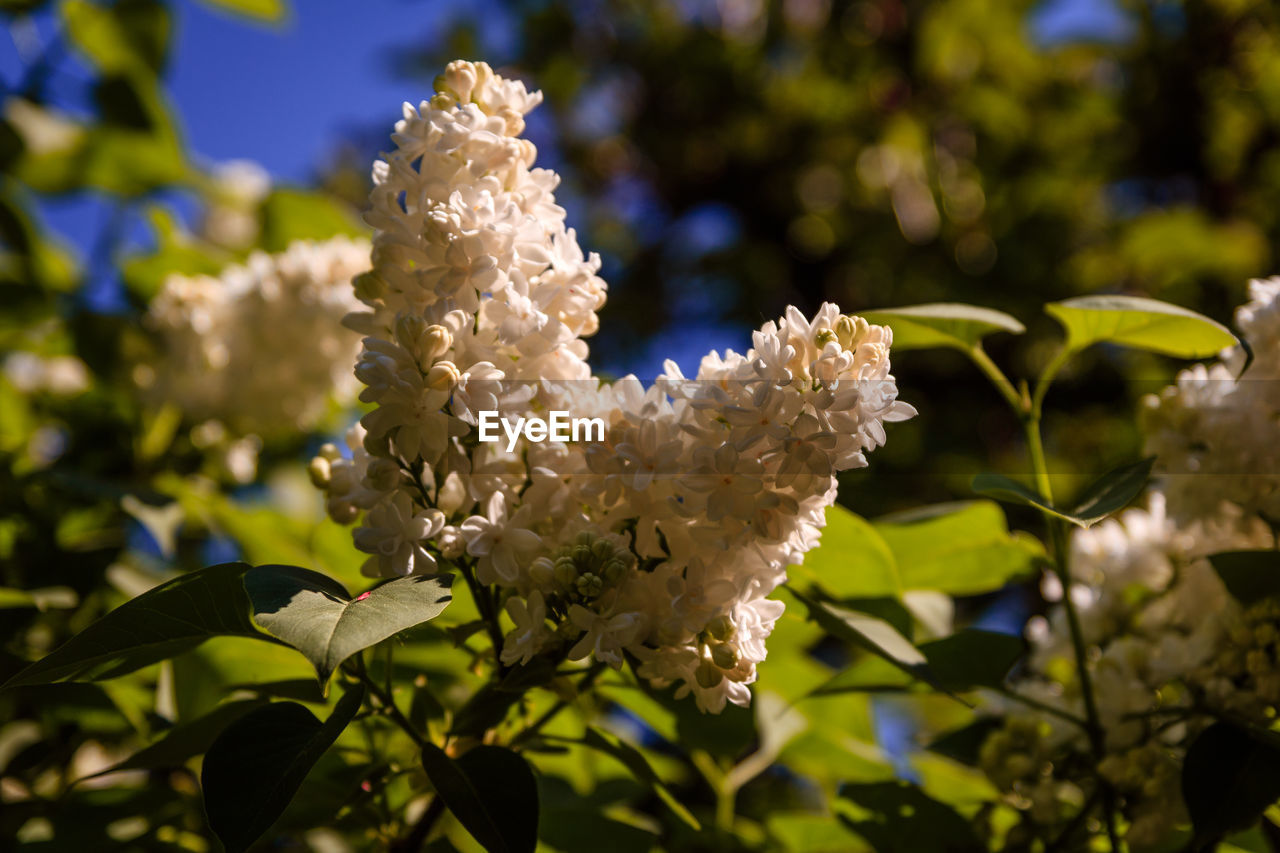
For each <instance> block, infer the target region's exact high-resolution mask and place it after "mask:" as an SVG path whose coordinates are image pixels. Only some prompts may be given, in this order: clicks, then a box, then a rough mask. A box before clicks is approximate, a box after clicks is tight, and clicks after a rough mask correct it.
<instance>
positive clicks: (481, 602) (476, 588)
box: [459, 565, 507, 673]
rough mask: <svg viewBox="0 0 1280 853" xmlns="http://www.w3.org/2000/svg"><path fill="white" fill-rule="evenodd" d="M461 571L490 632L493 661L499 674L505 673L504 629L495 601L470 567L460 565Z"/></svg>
mask: <svg viewBox="0 0 1280 853" xmlns="http://www.w3.org/2000/svg"><path fill="white" fill-rule="evenodd" d="M459 569H460V570H461V571H462V576H463V577H464V578H466V580H467V589H469V590H471V598H472V599H473V600H474V601H475V603H476V610H477V611H479V613H480V618H481V619H483V620H484V626H485V628H486V630H488V632H489V642H490V643H492V644H493V659H494V662H495V663H496V665H497V667H498V672H499V673H505V672H506V671H507V667H506V666H505V665H504V664H503V663H502V629H501V627H499V625H498V617H497V614H496V613H494V611H493V599H492V597H490V595H489V591H488V590H487V589H486V588H485V587H483V586H481V585H480V582H479V581H477V580H476V576H475V573H474V572H472V570H471V567H470V566H467V565H460V566H459Z"/></svg>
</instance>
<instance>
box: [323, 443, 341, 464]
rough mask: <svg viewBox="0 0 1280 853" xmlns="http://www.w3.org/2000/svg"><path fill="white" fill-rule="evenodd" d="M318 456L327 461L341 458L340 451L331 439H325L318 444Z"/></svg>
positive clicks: (335, 460)
mask: <svg viewBox="0 0 1280 853" xmlns="http://www.w3.org/2000/svg"><path fill="white" fill-rule="evenodd" d="M320 456H321V457H322V458H324V459H327V460H328V461H329V462H337V461H338V460H339V459H341V458H342V451H341V450H339V449H338V445H336V444H334V443H333V442H331V441H326V442H325V443H324V444H322V445H320Z"/></svg>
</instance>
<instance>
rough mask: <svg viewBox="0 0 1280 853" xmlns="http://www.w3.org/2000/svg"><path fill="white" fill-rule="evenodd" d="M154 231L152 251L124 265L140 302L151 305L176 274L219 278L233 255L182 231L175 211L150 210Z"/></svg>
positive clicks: (129, 285) (124, 274)
mask: <svg viewBox="0 0 1280 853" xmlns="http://www.w3.org/2000/svg"><path fill="white" fill-rule="evenodd" d="M147 219H148V220H149V221H150V223H151V227H152V230H153V231H154V232H155V237H156V245H155V249H154V250H153V251H149V252H146V253H140V254H135V255H130V256H129V257H127V258H125V260H124V261H123V262H122V263H121V275H122V277H123V278H124V283H125V286H126V287H127V288H128V289H129V291H130V292H131V293H132V294H134V295H135V296H137V297H138V298H139V299H141V300H143V301H146V302H149V301H150V300H151V298H152V297H154V296H155V295H156V294H157V293H159V292H160V288H161V287H162V286H163V285H164V281H165V279H166V278H168V277H169V276H170V275H173V274H174V273H180V274H182V275H197V274H203V275H217V274H218V273H219V272H221V271H222V269H223V268H224V267H226V266H227V265H228V264H230V263H231V258H230V256H229V255H228V254H227V253H226V252H224V251H223V250H221V249H219V248H218V247H217V246H214V245H212V244H209V243H205V242H202V241H201V240H199V239H197V238H196V237H194V236H193V235H191V234H187V233H186V232H184V231H183V230H182V227H181V225H180V224H179V223H178V221H177V220H176V219H175V217H174V215H173V213H172V212H170V211H169V210H166V209H165V208H163V207H161V206H159V205H155V206H152V207H151V208H149V209H148V210H147Z"/></svg>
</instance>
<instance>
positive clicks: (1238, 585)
mask: <svg viewBox="0 0 1280 853" xmlns="http://www.w3.org/2000/svg"><path fill="white" fill-rule="evenodd" d="M1209 562H1210V563H1211V564H1212V565H1213V569H1214V571H1216V572H1217V573H1218V577H1220V578H1222V583H1223V585H1224V586H1226V588H1227V592H1229V593H1231V597H1232V598H1234V599H1235V600H1236V601H1239V602H1240V603H1241V604H1243V605H1245V606H1246V607H1248V606H1249V605H1250V604H1254V603H1256V602H1259V601H1262V600H1263V599H1264V598H1275V597H1277V596H1280V553H1278V552H1276V551H1273V550H1266V551H1224V552H1222V553H1220V554H1213V555H1211V556H1210V557H1209Z"/></svg>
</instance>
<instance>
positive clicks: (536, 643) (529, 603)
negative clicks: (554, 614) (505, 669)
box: [502, 589, 553, 666]
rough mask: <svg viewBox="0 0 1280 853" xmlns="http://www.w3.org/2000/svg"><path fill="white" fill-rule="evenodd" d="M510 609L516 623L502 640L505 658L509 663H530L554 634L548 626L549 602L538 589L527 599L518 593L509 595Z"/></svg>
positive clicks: (507, 605) (509, 612) (508, 609)
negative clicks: (547, 604)
mask: <svg viewBox="0 0 1280 853" xmlns="http://www.w3.org/2000/svg"><path fill="white" fill-rule="evenodd" d="M506 611H507V615H508V616H510V617H511V621H512V622H514V623H515V626H516V627H515V630H513V631H512V632H511V633H509V634H507V636H506V638H505V640H504V642H503V644H502V662H503V663H504V664H506V665H507V666H511V665H513V664H515V663H517V662H518V663H521V664H526V663H528V662H529V661H531V660H533V656H534V655H536V654H537V653H538V652H540V651H542V648H543V646H545V645H546V644H547V641H548V640H550V639H551V638H552V636H553V635H552V633H551V631H550V630H548V628H547V606H546V602H545V601H544V600H543V598H542V593H541V592H539V591H538V590H536V589H535V590H534V591H533V592H531V593H530V594H529V597H528V598H527V599H522V598H520V597H518V596H512V597H511V598H508V599H507V603H506Z"/></svg>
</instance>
